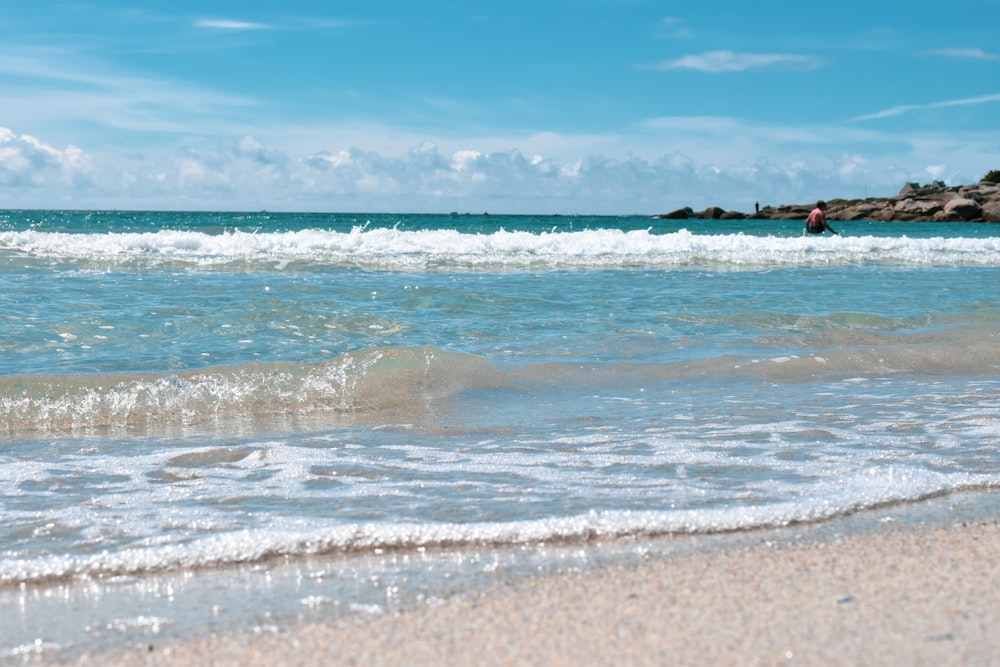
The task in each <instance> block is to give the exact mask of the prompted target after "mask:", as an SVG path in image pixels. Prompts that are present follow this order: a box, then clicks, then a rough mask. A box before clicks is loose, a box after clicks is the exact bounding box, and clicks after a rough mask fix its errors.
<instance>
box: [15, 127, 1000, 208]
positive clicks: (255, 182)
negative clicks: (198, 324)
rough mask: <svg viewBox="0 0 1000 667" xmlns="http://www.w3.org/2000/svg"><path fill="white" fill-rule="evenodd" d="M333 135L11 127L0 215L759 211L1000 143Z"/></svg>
mask: <svg viewBox="0 0 1000 667" xmlns="http://www.w3.org/2000/svg"><path fill="white" fill-rule="evenodd" d="M303 131H305V130H304V129H303ZM331 136H333V135H329V134H324V133H323V132H322V131H319V130H318V129H317V128H313V133H312V141H311V142H308V144H306V142H304V141H303V142H301V145H300V146H298V147H297V146H296V144H295V143H283V144H273V143H272V142H271V141H263V140H262V139H261V138H258V137H256V136H253V135H243V136H242V138H232V139H229V140H225V141H220V142H218V143H216V144H214V145H204V144H203V143H201V142H196V143H187V144H186V145H185V146H184V147H181V148H173V149H153V148H149V147H147V148H146V149H145V150H144V152H143V153H108V152H99V153H90V152H87V151H84V150H81V149H79V148H76V147H74V146H68V147H66V148H64V149H59V148H56V147H54V146H53V145H51V143H46V142H45V141H43V140H41V139H37V138H34V137H30V136H25V135H20V136H19V135H17V134H16V133H15V132H14V131H13V130H7V129H0V206H4V207H11V208H35V207H51V206H60V207H66V208H137V209H143V208H150V209H157V208H173V209H185V208H188V209H195V208H196V209H206V208H208V209H220V210H260V209H268V210H326V211H359V212H364V211H370V212H378V211H390V212H391V211H395V212H421V211H428V212H448V211H484V210H485V211H490V212H495V213H504V212H512V213H567V214H569V213H608V214H616V213H633V212H637V213H660V212H666V211H669V210H673V209H675V208H680V207H681V206H692V207H693V208H696V209H698V208H703V207H705V206H709V205H718V206H722V207H723V208H727V209H728V208H733V209H737V210H744V211H747V210H752V207H753V202H754V201H760V203H761V204H762V205H764V204H783V203H796V202H806V201H811V200H814V199H816V198H818V197H825V198H831V197H838V196H842V197H860V196H885V195H890V194H894V193H895V192H896V191H898V189H899V188H900V187H901V186H902V184H903V183H905V182H907V181H915V180H916V181H921V182H926V181H927V180H929V179H930V178H931V177H932V176H934V175H942V174H943V175H944V178H946V179H956V182H969V181H971V180H978V178H980V177H981V176H982V175H983V174H984V173H985V172H986V171H988V170H989V169H991V168H995V152H991V150H990V147H991V146H996V145H997V142H998V141H1000V132H986V133H978V134H972V133H970V134H968V135H963V134H962V133H961V132H955V131H948V132H946V133H945V132H942V133H941V134H939V135H933V134H924V135H902V134H900V135H895V134H893V133H892V131H883V132H877V131H875V130H870V129H865V128H858V127H856V126H850V125H848V126H842V127H825V126H824V127H819V126H817V127H810V126H803V127H784V126H777V125H766V124H757V123H751V122H748V121H745V120H741V119H738V118H726V117H704V118H670V117H664V118H657V119H652V120H650V121H648V122H647V123H646V124H644V125H642V126H641V127H638V128H634V134H632V135H620V136H617V137H612V136H608V137H589V136H582V137H574V136H572V135H556V134H539V135H525V136H521V137H507V138H503V137H492V138H486V139H476V138H469V137H466V138H465V139H459V138H455V137H452V138H448V139H446V140H445V139H442V140H441V142H440V143H439V142H438V141H437V140H436V141H435V142H433V143H432V142H429V141H420V140H414V141H412V142H411V143H410V144H409V145H410V146H411V148H410V149H409V150H404V151H402V152H400V151H399V149H398V148H395V147H382V148H378V149H372V147H371V146H370V145H367V144H366V143H365V137H359V136H357V135H355V136H353V137H352V136H351V135H350V133H344V134H343V135H337V136H338V138H337V139H336V140H332V139H331V138H330V137H331ZM355 141H357V142H358V143H354V142H355ZM339 142H343V143H340V145H338V143H339ZM352 143H354V145H353V147H349V148H348V147H345V146H350V145H351V144H352ZM359 144H360V145H362V146H365V148H359V147H358V145H359ZM307 145H308V147H307V148H304V149H303V148H302V146H307ZM873 146H880V147H881V149H880V150H881V152H873V151H874V150H875V149H874V148H873ZM970 147H979V148H975V149H971V148H970ZM640 149H641V150H640ZM764 156H766V157H764ZM904 164H905V165H910V167H905V166H901V165H904ZM934 178H935V179H936V178H937V176H934Z"/></svg>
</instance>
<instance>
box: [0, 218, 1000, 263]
mask: <svg viewBox="0 0 1000 667" xmlns="http://www.w3.org/2000/svg"><path fill="white" fill-rule="evenodd" d="M0 250H5V251H7V252H11V253H22V254H26V255H28V256H32V257H38V258H63V259H71V260H78V261H90V262H104V263H107V262H113V263H121V264H128V263H134V262H142V263H152V264H162V263H169V264H178V265H182V266H198V267H206V268H210V267H223V268H232V267H234V266H239V265H244V266H253V265H257V264H264V265H267V266H275V265H277V266H279V267H281V266H283V265H286V264H288V263H290V262H313V263H322V264H323V265H325V266H329V265H339V266H345V267H360V268H370V269H380V270H386V269H388V270H452V269H467V270H474V269H491V270H496V269H511V270H518V269H532V268H539V267H541V268H547V267H551V268H560V267H565V268H587V267H594V268H615V267H623V268H624V267H654V268H655V267H665V268H671V267H701V266H708V267H713V266H714V267H731V268H762V267H771V266H797V265H832V264H846V265H849V264H857V263H871V262H877V263H886V264H899V265H918V266H919V265H973V266H1000V239H998V238H943V237H935V238H907V237H876V236H858V237H835V238H815V237H803V236H793V237H780V236H753V235H747V234H743V233H736V234H694V233H691V232H690V231H688V230H685V229H682V230H679V231H676V232H670V233H662V234H659V233H654V232H653V231H652V230H632V231H625V230H618V229H592V230H585V231H574V232H541V233H536V232H519V231H506V230H499V231H496V232H492V233H464V232H460V231H458V230H452V229H447V230H421V231H403V230H399V229H394V228H388V229H387V228H377V229H364V228H361V227H357V228H355V229H353V230H352V231H350V232H337V231H328V230H313V229H307V230H299V231H288V232H268V233H259V234H258V233H250V232H243V231H229V232H225V233H221V234H207V233H204V232H199V231H185V230H161V231H157V232H148V233H108V234H69V233H50V232H38V231H10V232H0Z"/></svg>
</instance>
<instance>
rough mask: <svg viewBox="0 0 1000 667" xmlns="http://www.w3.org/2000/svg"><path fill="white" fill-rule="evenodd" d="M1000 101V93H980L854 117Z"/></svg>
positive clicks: (907, 105)
mask: <svg viewBox="0 0 1000 667" xmlns="http://www.w3.org/2000/svg"><path fill="white" fill-rule="evenodd" d="M993 102H1000V93H993V94H990V95H979V96H978V97H966V98H962V99H957V100H944V101H942V102H931V103H930V104H901V105H899V106H895V107H890V108H888V109H883V110H882V111H876V112H875V113H870V114H865V115H863V116H857V117H855V118H853V119H852V120H854V121H866V120H878V119H880V118H893V117H896V116H902V115H903V114H907V113H910V112H911V111H922V110H925V109H944V108H948V107H961V106H972V105H978V104H991V103H993Z"/></svg>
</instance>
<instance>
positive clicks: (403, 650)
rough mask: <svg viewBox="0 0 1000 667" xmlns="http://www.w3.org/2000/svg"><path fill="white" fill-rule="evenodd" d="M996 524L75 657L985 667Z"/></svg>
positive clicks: (614, 570)
mask: <svg viewBox="0 0 1000 667" xmlns="http://www.w3.org/2000/svg"><path fill="white" fill-rule="evenodd" d="M998 591H1000V524H998V522H997V521H996V520H990V521H975V522H963V523H956V524H953V525H944V526H941V525H934V526H930V527H906V528H898V527H896V528H885V529H880V530H877V531H875V532H870V533H852V534H849V535H846V536H836V535H831V536H828V537H827V538H824V539H809V540H805V541H794V540H786V541H781V540H777V541H772V540H769V539H764V538H761V539H760V540H758V541H756V542H747V543H744V544H742V545H741V546H738V547H727V548H723V549H716V550H709V551H707V552H700V553H697V552H696V553H688V554H682V555H677V556H670V557H662V556H658V557H656V558H650V559H647V560H645V561H643V562H641V563H634V564H629V565H621V566H613V567H605V568H601V569H597V570H595V571H586V572H568V573H564V574H559V575H551V576H540V577H537V578H531V579H519V580H515V581H510V582H506V583H502V584H498V585H496V586H493V587H491V588H489V589H487V590H485V591H477V592H474V593H472V592H469V593H465V594H461V595H457V596H454V597H451V598H449V599H446V600H436V601H435V602H434V603H433V604H430V603H427V604H423V605H422V606H419V607H416V608H409V609H406V610H404V611H400V612H397V613H393V614H389V615H385V616H379V617H367V618H358V617H352V618H341V619H333V620H331V621H329V622H328V623H325V624H307V625H302V626H295V627H291V628H282V629H281V630H279V631H277V632H271V633H264V634H250V633H246V634H234V635H229V636H210V637H203V638H198V639H195V640H191V641H187V642H175V643H169V642H167V643H161V644H154V645H151V646H145V647H142V648H141V649H140V648H129V649H123V650H122V651H121V652H119V653H115V654H113V655H111V656H109V655H92V656H85V657H84V658H82V659H81V660H80V661H79V664H85V665H97V664H100V665H108V664H117V665H123V666H124V665H241V666H243V667H249V666H251V665H331V664H338V665H385V666H389V665H515V664H519V665H667V664H672V665H708V664H714V665H778V664H800V665H904V664H905V665H998V664H1000V633H998V632H997V630H996V628H997V627H998V624H1000V593H998Z"/></svg>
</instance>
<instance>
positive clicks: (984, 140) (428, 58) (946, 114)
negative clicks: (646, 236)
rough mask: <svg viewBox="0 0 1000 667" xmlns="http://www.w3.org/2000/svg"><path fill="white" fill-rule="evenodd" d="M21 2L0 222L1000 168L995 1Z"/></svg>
mask: <svg viewBox="0 0 1000 667" xmlns="http://www.w3.org/2000/svg"><path fill="white" fill-rule="evenodd" d="M9 5H12V6H7V7H3V8H0V25H4V26H5V27H7V30H6V37H5V40H4V42H3V43H2V44H0V87H2V90H3V91H4V94H3V96H2V101H0V207H3V208H118V209H127V208H135V209H147V208H148V209H218V210H259V209H268V210H324V211H371V212H377V211H388V212H422V211H428V212H449V211H463V212H464V211H472V212H480V211H490V212H496V213H566V214H573V213H598V214H615V213H622V214H631V213H660V212H665V211H668V210H672V209H674V208H678V207H681V206H686V205H690V206H693V207H695V208H699V207H705V206H709V205H719V206H722V207H724V208H732V209H738V210H750V209H751V208H752V207H753V204H754V202H755V201H759V202H760V203H761V204H762V205H763V204H768V203H770V204H782V203H799V202H808V201H810V200H814V199H817V198H834V197H845V198H857V197H865V196H885V195H890V194H893V193H895V192H896V191H897V190H898V189H899V188H900V187H901V186H902V185H903V184H904V183H906V182H909V181H919V182H928V181H931V180H943V181H945V182H948V183H951V184H958V183H966V182H973V181H976V180H978V179H979V178H981V177H982V176H983V175H984V174H985V173H986V172H987V171H989V170H991V169H997V168H1000V126H998V125H997V123H996V122H995V118H996V116H997V112H998V109H1000V87H998V84H997V82H998V81H1000V77H998V76H997V75H998V70H1000V52H998V51H997V50H996V47H995V40H994V38H993V35H992V32H993V29H992V26H994V25H996V24H997V19H1000V6H998V5H997V3H995V2H986V1H984V0H954V3H953V5H952V6H950V10H949V11H947V12H944V11H941V8H940V7H939V6H938V5H937V4H934V5H932V4H931V3H928V2H923V1H922V0H921V1H918V2H916V3H915V4H914V3H911V5H910V6H908V9H907V11H906V12H900V11H897V10H895V9H893V8H891V7H884V8H878V7H873V6H872V3H866V4H864V5H862V4H861V3H859V2H856V1H855V0H845V2H842V3H838V5H837V6H836V7H812V6H809V7H792V8H789V7H788V5H787V4H786V3H782V4H780V5H779V4H778V3H776V2H773V1H772V0H763V1H762V2H758V3H752V4H747V3H735V2H733V3H729V5H728V6H727V7H726V8H725V9H724V10H723V11H720V10H719V8H718V7H717V6H713V7H711V8H708V7H701V6H697V5H692V6H690V7H686V8H681V7H678V6H676V5H672V6H671V9H670V14H669V15H665V14H664V12H663V9H662V6H661V5H662V3H656V2H653V1H644V0H639V1H637V2H630V3H625V4H622V3H619V2H611V1H610V0H592V1H591V2H586V3H580V2H561V1H550V2H542V3H538V2H537V1H536V2H533V3H531V4H528V3H525V2H523V1H522V0H512V2H510V3H507V4H504V5H503V6H499V7H498V6H494V5H493V4H489V5H487V4H485V3H471V4H470V3H455V2H432V3H427V4H424V5H421V6H419V7H418V6H414V5H411V4H407V3H403V2H400V1H398V0H386V1H378V0H376V1H375V2H373V3H368V4H366V5H365V6H364V7H363V8H359V9H356V10H351V11H345V10H344V9H343V8H338V9H337V11H338V12H339V13H338V14H337V15H331V14H330V12H331V11H332V10H331V9H330V8H329V6H328V3H321V2H318V0H286V2H284V3H282V4H281V6H280V7H276V6H274V5H273V3H265V2H261V1H260V0H249V1H246V2H241V3H231V2H211V1H209V2H193V0H178V2H175V3H171V6H170V7H169V8H157V9H142V8H139V7H138V3H134V2H125V1H124V0H109V1H108V2H106V3H102V4H101V5H100V6H94V5H92V4H84V3H82V2H81V3H79V4H74V2H73V0H70V1H69V2H66V1H64V0H61V1H60V2H55V1H54V0H37V1H36V2H34V3H9ZM16 5H22V6H16ZM956 10H960V11H956ZM929 16H932V17H934V20H933V21H931V20H928V18H927V17H929Z"/></svg>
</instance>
